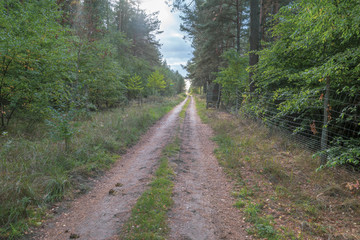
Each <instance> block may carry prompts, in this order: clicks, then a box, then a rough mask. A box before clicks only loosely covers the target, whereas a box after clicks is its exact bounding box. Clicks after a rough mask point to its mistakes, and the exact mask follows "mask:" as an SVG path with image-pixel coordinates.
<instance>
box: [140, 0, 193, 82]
mask: <svg viewBox="0 0 360 240" xmlns="http://www.w3.org/2000/svg"><path fill="white" fill-rule="evenodd" d="M141 8H143V9H145V10H146V11H147V12H148V13H153V12H157V11H159V20H160V21H161V26H160V30H161V31H164V32H163V33H162V34H160V35H158V36H157V38H158V39H159V40H160V43H161V44H162V47H161V49H160V51H161V54H162V55H163V58H164V60H166V62H167V64H168V65H169V66H171V68H172V69H173V70H177V71H179V73H180V74H181V75H183V76H184V77H185V76H186V74H187V72H186V71H185V70H184V69H183V68H182V67H181V65H185V64H186V63H187V61H188V60H190V58H191V57H192V48H191V44H190V43H189V42H188V41H185V40H184V39H183V37H184V33H182V32H181V31H180V23H181V20H180V18H179V14H178V13H173V12H171V8H170V7H169V6H167V5H166V4H165V1H164V0H142V3H141Z"/></svg>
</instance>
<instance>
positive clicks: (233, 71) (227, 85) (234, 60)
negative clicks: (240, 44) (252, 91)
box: [214, 49, 249, 105]
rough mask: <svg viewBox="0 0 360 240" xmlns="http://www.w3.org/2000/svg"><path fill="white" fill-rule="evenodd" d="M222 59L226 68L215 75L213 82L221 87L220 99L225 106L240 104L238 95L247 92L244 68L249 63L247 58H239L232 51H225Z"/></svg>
mask: <svg viewBox="0 0 360 240" xmlns="http://www.w3.org/2000/svg"><path fill="white" fill-rule="evenodd" d="M223 58H224V59H225V61H226V63H227V67H226V68H223V69H222V70H221V71H220V72H219V73H218V75H217V78H216V80H215V81H214V82H216V83H219V84H220V85H221V87H222V98H223V101H224V102H225V103H226V104H231V105H235V104H236V101H240V102H241V99H240V97H241V95H240V93H242V92H246V91H247V90H248V86H249V82H248V72H247V71H246V68H247V66H248V63H249V58H248V57H247V56H240V55H239V53H238V52H236V51H235V50H234V49H231V50H229V51H226V52H225V53H224V54H223Z"/></svg>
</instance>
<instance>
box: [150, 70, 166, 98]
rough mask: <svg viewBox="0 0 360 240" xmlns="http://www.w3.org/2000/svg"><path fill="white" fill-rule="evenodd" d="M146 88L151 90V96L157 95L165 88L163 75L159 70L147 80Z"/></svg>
mask: <svg viewBox="0 0 360 240" xmlns="http://www.w3.org/2000/svg"><path fill="white" fill-rule="evenodd" d="M147 87H149V88H150V89H151V92H152V94H154V95H158V93H159V91H161V90H162V89H164V88H165V87H166V82H165V81H164V75H163V74H161V73H160V71H159V70H156V71H155V72H153V73H152V74H151V75H150V76H149V78H148V83H147Z"/></svg>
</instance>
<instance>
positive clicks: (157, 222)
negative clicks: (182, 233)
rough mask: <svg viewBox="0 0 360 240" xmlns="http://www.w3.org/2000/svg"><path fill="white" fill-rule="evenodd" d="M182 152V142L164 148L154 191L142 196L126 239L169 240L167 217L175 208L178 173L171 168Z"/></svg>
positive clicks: (154, 181) (176, 141) (127, 225)
mask: <svg viewBox="0 0 360 240" xmlns="http://www.w3.org/2000/svg"><path fill="white" fill-rule="evenodd" d="M179 148H180V142H179V139H176V140H175V141H174V142H173V143H170V144H168V145H167V146H166V147H165V148H164V150H163V153H162V155H163V156H162V158H161V159H160V166H159V167H158V169H157V170H156V172H155V177H154V179H153V181H152V182H151V183H150V189H149V190H147V191H145V192H144V193H143V194H142V195H141V197H140V198H139V199H138V201H137V202H136V204H135V206H134V207H133V209H132V212H131V217H130V220H129V222H128V223H127V224H126V230H125V231H126V232H125V236H124V239H166V236H167V233H168V231H169V228H168V226H167V222H166V220H167V216H166V213H167V211H168V210H169V208H170V207H171V205H172V204H173V201H172V198H171V195H172V189H173V182H172V177H173V175H174V172H173V170H172V168H171V167H170V166H169V158H170V157H172V156H173V155H175V154H176V153H177V152H178V151H179Z"/></svg>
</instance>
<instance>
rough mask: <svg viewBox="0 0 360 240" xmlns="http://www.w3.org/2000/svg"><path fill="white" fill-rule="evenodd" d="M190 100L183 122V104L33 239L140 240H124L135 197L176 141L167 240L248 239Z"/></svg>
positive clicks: (58, 208)
mask: <svg viewBox="0 0 360 240" xmlns="http://www.w3.org/2000/svg"><path fill="white" fill-rule="evenodd" d="M189 101H190V104H189V106H188V108H187V110H186V113H185V114H184V119H182V121H181V118H180V117H179V114H180V112H181V110H182V108H183V106H184V104H185V101H184V102H182V103H181V104H180V105H178V106H177V107H175V108H174V109H173V110H172V111H171V112H170V113H169V114H167V115H166V116H165V117H163V118H162V119H161V120H160V121H159V122H158V123H157V124H155V125H154V126H153V127H152V128H151V129H150V130H149V131H148V132H147V133H146V134H145V135H144V136H143V137H142V139H141V140H140V141H139V142H138V144H136V145H135V146H134V147H132V148H131V149H129V151H128V152H127V153H126V155H124V156H123V157H122V158H121V159H120V160H119V161H118V162H117V163H115V165H114V167H113V168H112V169H111V170H110V171H108V172H107V173H106V174H105V175H104V176H103V177H101V178H99V179H97V180H94V181H95V183H94V187H93V189H92V190H91V191H89V192H88V193H87V194H85V195H83V196H81V197H79V198H77V199H75V200H73V201H67V202H66V201H65V202H62V203H59V204H57V205H56V206H54V208H53V209H52V212H53V217H52V218H51V219H49V220H48V221H47V222H46V223H45V224H44V225H43V226H42V227H41V228H40V229H39V230H38V232H36V233H35V235H33V236H32V237H31V238H32V239H57V240H59V239H96V240H100V239H124V238H126V239H138V238H136V237H134V236H131V235H126V236H125V235H124V232H126V231H127V230H124V229H125V228H126V225H127V222H128V221H129V219H130V218H131V216H132V209H133V208H134V206H135V204H136V202H137V201H138V199H139V197H140V196H141V195H142V194H143V193H144V192H145V191H146V190H148V189H149V188H150V186H151V181H152V179H153V176H154V175H155V171H156V169H157V168H158V167H159V159H160V158H161V155H162V151H163V149H164V148H165V146H166V145H167V144H168V143H169V142H171V141H172V139H174V138H175V137H178V138H179V139H180V143H179V146H180V147H179V152H178V154H177V156H176V157H172V158H171V159H170V163H169V165H170V166H171V167H172V169H173V171H174V176H173V177H172V178H171V180H172V189H173V192H172V196H171V198H172V199H171V202H172V206H171V207H170V208H169V209H168V212H167V223H168V226H169V231H167V233H166V235H167V236H166V239H174V240H175V239H176V240H181V239H184V240H185V239H196V240H201V239H251V237H250V236H249V235H248V234H247V233H246V232H245V229H246V225H247V224H248V223H245V221H244V220H243V218H242V217H241V214H240V211H239V210H238V209H236V208H235V207H233V203H234V201H235V198H234V197H233V196H231V190H232V189H233V187H234V186H233V183H232V182H231V181H230V179H229V178H227V177H226V175H225V173H224V172H223V170H222V168H221V167H220V166H219V164H218V162H217V160H216V158H215V156H214V154H213V152H214V148H215V145H214V143H213V142H212V141H211V140H210V138H211V137H212V130H211V129H210V128H209V127H208V126H207V125H205V124H202V123H201V120H200V118H199V116H198V115H197V113H196V110H195V103H194V100H193V99H192V97H191V99H189ZM177 135H178V136H177ZM133 211H134V210H133ZM132 227H134V226H132ZM135 227H139V226H135ZM29 238H30V237H29ZM141 239H142V238H141ZM144 239H153V238H144Z"/></svg>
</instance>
